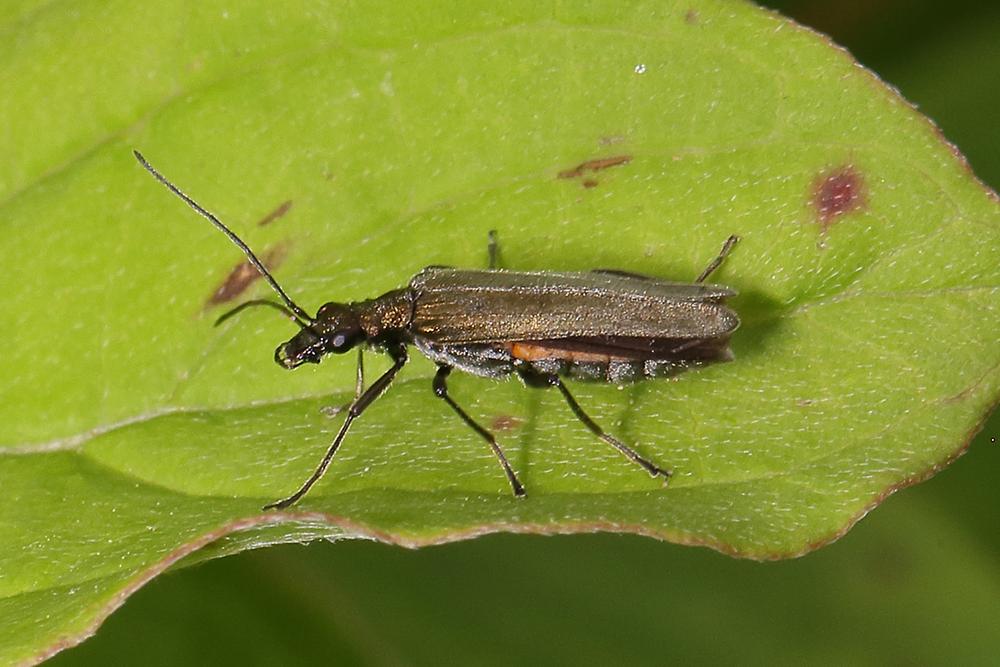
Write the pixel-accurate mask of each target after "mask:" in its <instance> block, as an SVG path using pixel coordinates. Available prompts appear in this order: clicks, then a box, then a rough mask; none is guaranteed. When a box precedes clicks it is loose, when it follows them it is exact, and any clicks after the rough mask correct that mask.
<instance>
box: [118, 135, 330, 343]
mask: <svg viewBox="0 0 1000 667" xmlns="http://www.w3.org/2000/svg"><path fill="white" fill-rule="evenodd" d="M132 153H133V154H134V155H135V159H136V160H138V161H139V164H141V165H142V166H143V168H144V169H145V170H146V171H148V172H149V173H151V174H152V175H153V176H154V177H155V178H156V180H158V181H159V182H160V183H162V184H163V185H165V186H166V187H167V189H168V190H170V191H171V192H173V193H174V194H175V195H177V196H178V197H180V198H181V199H183V200H184V203H185V204H187V205H188V206H190V207H191V208H193V209H194V210H195V211H197V212H198V213H200V214H201V215H202V216H204V217H205V218H207V219H208V221H209V222H211V223H212V224H213V225H215V226H216V228H217V229H219V231H221V232H222V233H223V234H225V235H226V236H228V237H229V240H230V241H232V242H233V243H235V244H236V246H237V247H238V248H239V249H240V250H242V251H243V253H244V254H245V255H246V256H247V259H249V260H250V263H251V264H253V267H254V268H255V269H257V271H258V272H259V273H260V275H262V276H263V277H264V280H266V281H267V284H268V285H270V286H271V289H273V290H274V291H275V292H277V294H278V296H279V297H281V300H282V301H284V302H285V304H286V305H287V306H288V311H291V313H294V315H295V320H296V323H297V324H298V325H299V326H300V327H302V328H304V329H308V328H310V327H309V326H308V325H310V324H312V322H313V318H312V317H310V316H309V313H307V312H306V311H305V310H303V309H302V308H300V307H299V305H298V304H297V303H295V302H294V301H292V298H291V297H290V296H288V295H287V294H285V290H283V289H281V285H279V284H278V281H277V280H275V279H274V276H272V275H271V274H270V273H269V272H268V270H267V269H266V268H264V264H263V263H261V261H260V260H259V259H257V255H255V254H253V250H251V249H250V246H248V245H247V244H246V243H244V242H243V239H241V238H240V237H239V236H237V235H236V233H235V232H233V230H231V229H229V227H226V226H225V225H224V224H222V221H221V220H219V219H218V218H217V217H215V216H214V215H212V213H210V212H209V211H208V210H207V209H205V207H204V206H202V205H201V204H199V203H198V202H196V201H195V200H193V199H191V198H190V197H188V196H187V195H186V194H184V193H183V192H181V189H180V188H178V187H177V186H176V185H174V184H173V183H171V182H170V181H168V180H167V178H166V176H164V175H163V174H161V173H160V172H158V171H156V169H155V168H154V167H153V165H151V164H149V162H147V161H146V158H144V157H143V156H142V153H140V152H139V151H137V150H133V151H132ZM250 303H253V302H250ZM244 305H246V304H244ZM275 305H277V304H275ZM241 309H242V307H238V308H237V309H236V310H234V311H231V312H230V313H228V314H227V315H224V316H223V317H222V318H220V321H222V319H224V318H226V317H228V316H229V315H235V314H236V312H238V311H239V310H241ZM288 311H286V312H288Z"/></svg>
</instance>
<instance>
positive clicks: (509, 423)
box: [490, 415, 524, 431]
mask: <svg viewBox="0 0 1000 667" xmlns="http://www.w3.org/2000/svg"><path fill="white" fill-rule="evenodd" d="M523 423H524V421H523V420H522V419H521V418H519V417H515V416H514V415H497V416H496V417H494V418H493V421H491V422H490V428H491V429H492V430H493V431H510V430H513V429H515V428H517V427H518V426H520V425H521V424H523Z"/></svg>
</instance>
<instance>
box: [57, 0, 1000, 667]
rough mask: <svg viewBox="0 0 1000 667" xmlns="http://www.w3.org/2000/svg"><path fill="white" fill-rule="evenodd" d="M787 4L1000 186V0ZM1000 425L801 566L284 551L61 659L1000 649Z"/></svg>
mask: <svg viewBox="0 0 1000 667" xmlns="http://www.w3.org/2000/svg"><path fill="white" fill-rule="evenodd" d="M766 4H767V6H769V7H772V8H774V9H776V10H778V11H780V12H782V13H784V14H786V15H788V16H791V17H792V18H795V19H796V20H798V21H799V22H801V23H803V24H805V25H808V26H811V27H813V28H815V29H816V30H818V31H820V32H823V33H826V34H829V35H831V37H832V38H833V40H834V41H835V42H837V43H838V44H841V45H843V46H845V47H847V48H848V49H849V50H850V51H851V52H852V53H853V54H854V56H855V57H856V58H857V59H858V60H859V61H860V62H861V63H863V64H864V65H866V66H867V67H869V68H871V69H872V70H874V71H875V72H876V73H878V74H879V76H881V78H882V79H883V80H885V81H887V82H889V83H890V84H892V85H894V86H896V87H897V88H898V89H899V90H900V91H901V93H902V94H903V96H904V97H906V98H907V99H908V100H910V101H911V102H913V103H914V104H916V105H917V106H918V107H919V108H920V110H921V111H922V112H923V113H924V114H926V115H928V116H930V117H931V118H932V119H934V121H935V122H937V124H938V125H939V126H940V128H941V130H942V131H943V133H944V135H945V136H946V137H948V139H949V140H951V141H952V142H953V143H955V144H956V145H957V146H958V147H959V149H960V150H961V151H962V152H963V153H964V154H965V155H966V156H967V157H968V159H969V161H970V163H971V165H972V167H973V170H974V171H975V172H976V174H977V175H978V176H979V178H980V179H982V180H983V181H984V182H985V183H986V184H988V185H989V186H990V187H993V188H996V187H997V186H998V185H1000V130H998V122H997V121H998V119H1000V112H998V109H1000V4H994V3H984V2H972V1H959V2H955V1H952V2H947V3H943V2H939V1H931V0H918V1H912V0H872V1H865V0H841V1H838V2H830V1H827V0H813V1H799V2H772V3H766ZM991 5H992V6H991ZM998 261H1000V258H998ZM900 427H901V428H905V424H903V425H901V426H900ZM998 436H1000V416H998V414H994V416H993V418H992V419H991V420H990V422H989V423H987V424H986V426H985V429H984V431H983V432H982V433H981V434H980V435H979V437H978V438H977V439H976V440H975V441H974V442H973V444H972V446H971V447H970V450H969V453H968V454H967V455H966V456H964V457H962V458H961V459H960V460H958V461H957V462H956V463H955V464H954V465H953V466H952V467H950V468H949V469H947V470H945V471H943V472H942V473H940V474H939V475H938V476H937V477H935V478H934V479H932V480H930V481H929V482H926V483H924V484H922V485H920V486H918V487H915V488H912V489H907V490H905V491H903V492H901V493H899V494H897V495H895V496H893V497H891V498H890V499H889V500H888V501H887V502H886V503H885V504H884V505H883V506H882V507H880V508H878V509H877V510H876V511H875V512H873V514H872V515H871V516H869V517H868V518H866V519H865V520H864V521H862V522H861V523H860V524H859V525H858V526H857V527H855V528H854V530H852V531H851V532H850V533H849V534H848V535H847V536H846V537H844V538H843V539H841V540H840V541H839V542H837V543H835V544H833V545H832V546H829V547H827V548H825V549H822V550H821V551H819V552H816V553H814V554H811V555H809V556H807V557H805V558H802V559H799V560H795V561H787V562H780V563H753V562H746V561H736V560H732V559H730V558H727V557H725V556H721V555H719V554H716V553H714V552H711V551H708V550H705V549H695V548H686V547H679V546H675V545H671V544H666V543H661V542H656V541H653V540H650V539H646V538H640V537H634V536H621V535H578V536H567V537H533V536H513V535H496V536H491V537H486V538H482V539H478V540H474V541H470V542H463V543H459V544H452V545H447V546H442V547H434V548H428V549H423V550H420V551H406V550H403V549H400V548H397V547H389V546H385V545H381V544H377V543H369V542H361V541H345V542H343V543H340V544H327V543H318V544H313V545H310V546H308V547H301V546H284V547H277V548H271V549H266V550H261V551H258V552H253V553H245V554H242V555H239V556H235V557H231V558H226V559H222V560H217V561H213V562H210V563H207V564H203V565H200V566H197V567H192V568H188V569H183V570H181V571H179V572H176V573H172V574H168V575H166V576H162V577H160V578H158V579H157V580H156V581H154V582H153V583H152V584H150V585H149V586H147V587H146V588H144V589H143V590H142V591H140V592H139V593H138V594H137V595H135V596H134V597H133V598H132V599H131V600H129V602H128V603H127V604H126V605H125V607H124V608H123V609H122V610H120V611H119V612H117V613H116V614H115V615H114V616H112V617H111V618H110V619H109V620H108V621H107V623H106V624H105V626H104V627H103V628H102V629H101V631H100V633H99V634H98V636H97V637H95V638H93V639H91V640H89V641H87V642H86V643H85V644H84V645H82V646H80V647H78V648H76V649H72V650H70V651H67V652H65V653H63V654H61V655H59V656H57V658H56V659H55V660H54V664H57V665H58V664H62V665H73V664H76V665H91V664H93V665H97V664H101V665H106V664H144V665H179V664H226V663H236V662H239V663H243V664H261V665H276V664H286V665H287V664H306V663H319V664H326V663H331V662H333V663H366V664H370V663H374V664H414V663H416V664H431V663H441V662H447V663H457V662H472V663H475V664H503V663H512V662H526V663H532V664H535V663H552V662H558V663H569V662H573V663H577V664H597V663H609V662H616V663H627V664H628V663H639V664H663V663H666V662H672V661H675V660H678V661H689V662H696V663H706V662H712V663H715V662H729V663H732V662H739V663H763V662H768V663H778V664H789V663H801V662H808V663H811V664H815V663H840V664H843V663H846V662H850V663H854V664H895V665H904V664H905V665H911V664H912V665H923V664H942V663H945V662H953V663H957V664H976V663H981V664H986V663H989V662H993V661H995V660H996V656H997V655H1000V630H998V627H1000V625H998V623H997V619H998V618H1000V567H998V564H1000V530H998V529H997V519H996V516H995V510H996V508H997V506H998V502H997V501H998V496H1000V493H998V490H997V485H996V480H997V472H998V471H1000V446H998V444H997V443H996V440H995V439H996V438H997V437H998Z"/></svg>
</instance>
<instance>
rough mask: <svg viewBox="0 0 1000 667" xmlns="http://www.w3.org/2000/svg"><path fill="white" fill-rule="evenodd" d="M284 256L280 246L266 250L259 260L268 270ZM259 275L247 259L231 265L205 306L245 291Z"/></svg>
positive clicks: (223, 301) (274, 266)
mask: <svg viewBox="0 0 1000 667" xmlns="http://www.w3.org/2000/svg"><path fill="white" fill-rule="evenodd" d="M284 257H285V249H284V248H283V247H282V246H278V247H276V248H272V249H271V250H269V251H267V252H266V253H265V254H264V255H263V256H262V257H261V258H260V261H261V263H262V264H263V265H264V268H266V269H267V270H268V271H273V270H274V269H275V268H277V267H278V265H279V264H281V260H282V259H284ZM260 277H261V275H260V273H258V272H257V269H255V268H254V267H253V264H251V263H250V262H249V261H246V262H240V263H239V264H237V265H236V266H234V267H233V270H232V271H230V272H229V275H228V276H226V279H225V280H223V281H222V284H221V285H219V286H218V287H217V288H216V289H215V291H214V292H212V296H210V297H208V301H207V302H206V303H205V305H206V306H215V305H218V304H220V303H226V302H227V301H232V300H233V299H235V298H236V297H238V296H239V295H240V294H243V292H245V291H246V289H247V288H248V287H250V285H252V284H253V282H254V281H255V280H258V279H260Z"/></svg>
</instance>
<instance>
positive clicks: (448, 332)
mask: <svg viewBox="0 0 1000 667" xmlns="http://www.w3.org/2000/svg"><path fill="white" fill-rule="evenodd" d="M134 154H135V157H136V159H137V160H138V161H139V163H140V164H141V165H142V166H143V167H144V168H145V169H146V170H147V171H148V172H149V173H150V174H152V175H153V176H154V177H155V178H156V179H157V180H158V181H159V182H160V183H162V184H163V185H164V186H166V187H167V189H169V190H170V191H171V192H172V193H174V194H175V195H177V196H178V197H180V198H181V199H182V200H183V201H184V202H185V203H187V205H188V206H190V207H191V208H192V209H194V210H195V211H197V212H198V213H199V214H201V215H202V216H204V217H205V218H206V219H208V220H209V222H211V223H212V224H213V225H215V227H216V228H218V229H219V230H220V231H221V232H222V233H224V234H225V235H226V236H228V237H229V239H230V240H231V241H232V242H233V243H234V244H235V245H236V246H237V247H239V249H240V250H242V251H243V253H244V254H245V255H246V256H247V258H248V259H249V261H250V263H251V264H252V265H253V266H254V268H256V269H257V271H259V272H260V274H261V276H262V277H263V278H264V279H265V280H266V281H267V283H268V284H269V285H270V286H271V288H272V289H273V290H274V292H275V293H276V294H277V295H278V297H279V298H280V302H279V301H273V300H269V299H253V300H250V301H247V302H244V303H242V304H240V305H239V306H237V307H236V308H234V309H232V310H231V311H229V312H228V313H226V314H224V315H223V316H222V317H220V318H219V319H218V320H217V324H218V323H221V322H222V321H224V320H226V319H228V318H229V317H232V316H233V315H236V314H237V313H239V312H241V311H242V310H244V309H245V308H249V307H253V306H268V307H271V308H274V309H277V310H279V311H281V312H282V313H284V314H285V315H286V316H287V317H288V318H289V319H291V320H292V321H293V322H295V324H297V325H298V327H299V331H298V333H296V334H295V335H294V336H293V337H292V338H291V339H289V340H288V341H286V342H284V343H282V344H281V345H279V346H278V347H277V349H276V350H275V352H274V360H275V361H276V362H277V364H278V365H279V366H281V367H282V368H286V369H293V368H297V367H298V366H301V365H302V364H307V363H309V364H317V363H319V362H320V361H321V360H322V359H323V358H324V357H326V356H327V355H330V354H344V353H345V352H348V351H349V350H352V349H355V348H357V350H358V356H357V381H356V385H355V393H354V399H353V400H352V401H351V402H350V403H349V404H347V405H346V406H344V407H343V408H338V409H334V410H331V411H330V412H332V413H337V412H340V411H341V410H345V411H346V417H345V418H344V421H343V423H342V424H341V426H340V430H339V431H338V432H337V435H336V436H335V437H334V439H333V442H332V443H331V444H330V446H329V448H328V449H327V451H326V454H325V455H324V456H323V458H322V459H321V460H320V463H319V465H317V466H316V469H315V470H314V471H313V473H312V474H311V475H310V476H309V477H308V478H307V479H306V481H305V482H304V483H303V484H302V485H301V486H300V487H299V488H298V490H296V491H295V492H294V493H293V494H291V495H290V496H288V497H286V498H283V499H281V500H278V501H275V502H273V503H270V504H269V505H266V506H265V508H264V509H283V508H286V507H289V506H290V505H293V504H295V503H296V502H298V501H299V500H300V499H301V498H302V497H303V496H304V495H305V494H306V493H307V492H308V491H309V489H311V488H312V486H313V485H314V484H315V483H316V482H317V481H319V479H320V478H321V477H323V475H324V473H325V472H326V470H327V468H328V467H329V465H330V462H331V461H332V460H333V457H334V455H335V454H336V453H337V450H338V449H339V448H340V445H341V443H342V442H343V440H344V438H345V436H346V435H347V432H348V430H349V429H350V427H351V424H352V423H353V422H354V420H356V419H357V418H358V417H360V416H361V414H362V413H363V412H364V411H365V409H366V408H367V407H368V406H370V405H371V404H372V403H373V402H374V401H375V400H376V399H378V398H379V397H380V396H382V394H384V393H385V391H386V390H387V389H388V388H389V386H390V385H391V384H392V381H393V379H394V378H395V377H396V375H397V374H398V373H399V371H400V370H401V369H402V368H403V366H405V365H406V362H407V360H408V348H409V347H410V346H411V345H412V346H414V347H416V348H417V349H418V350H419V351H420V352H421V353H423V354H424V355H425V356H427V357H428V358H430V359H431V360H432V361H433V362H434V363H435V364H437V372H436V374H435V375H434V380H433V383H432V387H433V390H434V394H435V396H437V397H438V398H440V399H442V400H443V401H444V402H445V403H447V404H448V405H449V406H450V407H451V409H452V410H454V411H455V413H456V414H457V415H458V416H459V417H460V418H461V419H462V420H463V421H464V422H465V423H466V424H467V425H468V426H469V427H470V428H471V429H472V430H473V431H475V432H476V433H477V434H479V436H480V437H481V438H482V439H483V440H485V441H486V443H487V444H488V445H489V446H490V449H492V450H493V454H494V455H495V456H496V458H497V461H498V462H499V463H500V466H501V468H502V469H503V471H504V474H505V475H506V476H507V481H508V482H509V483H510V487H511V490H512V492H513V494H514V496H515V497H523V496H524V495H525V490H524V485H523V484H521V481H520V480H519V479H518V477H517V474H516V473H515V472H514V469H513V468H512V467H511V465H510V463H509V462H508V460H507V457H506V455H505V454H504V452H503V449H501V447H500V445H499V444H498V443H497V440H496V438H495V437H494V435H493V434H492V433H491V432H490V431H488V430H487V429H486V428H484V427H483V426H482V425H481V424H479V422H477V421H476V420H475V419H473V418H472V417H471V416H470V415H469V414H468V413H467V412H466V411H465V410H464V409H463V408H462V407H461V406H460V405H459V404H458V403H456V402H455V400H454V399H453V398H452V397H451V395H450V394H449V393H448V384H447V380H448V376H449V375H450V373H451V372H452V370H453V369H456V368H457V369H458V370H461V371H464V372H466V373H471V374H473V375H478V376H481V377H486V378H491V379H501V378H506V377H509V376H511V375H517V376H519V377H520V378H521V380H523V381H524V383H525V384H526V385H527V386H529V387H555V388H556V389H558V390H559V392H560V393H561V394H562V396H563V398H564V399H565V400H566V403H567V404H568V405H569V407H570V410H571V411H572V412H573V414H574V415H575V416H576V417H577V419H579V420H580V421H581V422H582V423H583V424H584V425H585V426H586V427H587V428H588V429H589V430H590V431H591V432H592V433H593V434H594V435H596V436H597V437H598V438H600V439H602V440H604V441H605V442H606V443H608V444H609V445H611V446H612V447H614V448H615V449H616V450H618V451H619V452H620V453H621V454H623V455H624V456H625V457H626V458H628V459H629V460H631V461H632V462H634V463H636V464H637V465H639V466H641V467H642V468H643V469H645V470H646V472H648V473H649V474H650V475H651V476H653V477H662V478H663V479H664V481H666V480H667V479H668V478H669V477H670V475H671V472H670V470H668V469H666V468H662V467H660V466H658V465H656V464H655V463H653V462H652V461H650V460H648V459H646V458H645V457H643V456H642V455H640V454H639V453H638V452H636V451H635V450H634V449H632V448H631V447H629V446H628V445H626V444H625V443H623V442H622V441H621V440H619V439H618V438H616V437H614V436H613V435H611V434H609V433H607V432H605V431H604V429H603V428H601V427H600V426H599V425H598V424H597V422H595V421H594V420H593V419H592V418H591V417H590V416H589V415H588V414H587V413H586V412H585V411H584V410H583V408H582V407H581V406H580V404H579V403H578V402H577V401H576V399H575V398H574V397H573V394H572V393H570V391H569V389H568V388H567V387H566V384H565V383H564V382H563V380H562V378H563V377H569V378H575V379H581V380H591V381H599V382H610V383H615V384H619V385H621V384H624V383H626V382H632V381H636V380H641V379H644V378H652V377H662V376H669V375H674V374H676V373H678V372H680V371H683V370H685V369H688V368H691V367H695V366H703V365H706V364H709V363H714V362H720V361H729V360H731V359H732V352H731V351H730V347H729V339H730V336H731V335H732V333H733V332H734V331H735V330H736V328H737V327H738V326H739V324H740V320H739V317H738V316H737V314H736V313H735V312H734V311H733V310H732V309H730V308H729V307H728V306H727V305H726V304H725V301H726V299H728V298H730V297H732V296H735V295H736V292H735V290H733V289H730V288H729V287H724V286H721V285H713V284H709V283H706V282H705V281H706V280H707V279H708V277H709V276H710V275H711V274H712V273H713V272H714V271H715V270H716V269H718V268H719V266H720V265H721V264H722V262H723V260H724V259H725V258H726V256H727V255H728V254H729V253H730V251H731V250H732V248H733V246H734V245H735V244H736V243H737V242H738V241H739V237H737V236H735V235H734V236H730V237H729V238H728V239H727V240H726V242H725V243H724V244H723V246H722V249H721V251H720V252H719V254H718V255H717V256H716V257H715V259H713V260H712V262H711V263H709V265H708V266H707V267H706V268H705V270H704V271H702V272H701V274H700V275H699V276H698V277H697V278H696V279H695V280H694V282H691V283H685V282H668V281H663V280H659V279H656V278H652V277H649V276H645V275H639V274H635V273H630V272H626V271H616V270H596V271H592V272H583V273H557V272H547V271H545V272H515V271H506V270H501V269H498V268H497V266H496V264H497V261H496V260H497V239H496V233H495V232H490V234H489V245H488V255H489V268H488V269H487V270H464V269H453V268H448V267H441V266H430V267H427V268H425V269H424V270H423V271H421V272H419V273H418V274H417V275H416V276H414V277H413V279H412V280H410V282H409V284H408V285H407V286H406V287H403V288H400V289H395V290H391V291H389V292H386V293H385V294H383V295H381V296H379V297H376V298H374V299H368V300H365V301H355V302H351V303H339V302H334V301H331V302H329V303H325V304H323V305H322V306H321V307H320V308H319V310H318V311H317V312H316V315H315V317H313V316H310V315H309V314H308V312H306V311H305V310H304V309H303V308H301V307H300V306H299V305H298V304H297V303H295V301H293V300H292V298H291V297H289V296H288V294H287V293H286V292H285V290H284V289H282V287H281V286H280V285H279V284H278V282H277V280H275V279H274V277H273V276H272V275H271V273H270V272H269V271H268V270H267V269H266V268H265V267H264V265H263V264H262V263H261V261H260V260H259V259H258V258H257V256H256V255H255V254H254V253H253V251H252V250H251V249H250V247H249V246H248V245H247V244H246V243H244V242H243V240H242V239H240V238H239V237H238V236H237V235H236V234H235V233H234V232H233V231H232V230H230V229H229V228H228V227H227V226H226V225H224V224H223V223H222V222H221V221H220V220H219V219H218V218H217V217H216V216H215V215H213V214H212V213H210V212H209V211H208V210H207V209H205V208H204V207H203V206H201V205H200V204H198V203H197V202H195V201H194V200H193V199H192V198H191V197H189V196H188V195H186V194H185V193H184V192H182V191H181V190H180V189H179V188H178V187H177V186H175V185H174V184H173V183H171V182H170V181H169V180H167V178H166V177H164V176H163V175H162V174H161V173H160V172H159V171H157V170H156V169H155V168H154V167H153V166H152V165H151V164H150V163H149V162H147V161H146V159H145V158H144V157H143V156H142V154H140V153H139V152H138V151H134ZM366 347H367V348H370V349H374V350H376V351H380V352H383V353H385V354H387V355H388V356H389V358H390V359H392V366H391V367H390V368H389V370H387V371H386V372H385V373H383V374H382V375H381V376H380V377H379V378H378V379H376V380H375V381H374V382H372V383H371V385H369V386H368V387H367V388H366V387H365V381H364V363H363V353H364V349H365V348H366Z"/></svg>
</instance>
